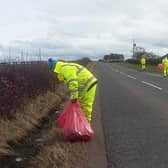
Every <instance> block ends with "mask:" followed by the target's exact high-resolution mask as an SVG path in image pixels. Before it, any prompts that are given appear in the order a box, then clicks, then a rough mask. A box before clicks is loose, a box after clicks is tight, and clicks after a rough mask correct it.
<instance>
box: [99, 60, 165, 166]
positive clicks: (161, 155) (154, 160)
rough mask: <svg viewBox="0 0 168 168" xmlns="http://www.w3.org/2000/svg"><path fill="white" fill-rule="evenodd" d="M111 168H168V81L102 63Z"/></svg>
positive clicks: (101, 91)
mask: <svg viewBox="0 0 168 168" xmlns="http://www.w3.org/2000/svg"><path fill="white" fill-rule="evenodd" d="M97 73H98V74H97V75H98V80H99V94H100V104H101V112H102V120H103V128H104V135H105V145H106V153H107V160H108V168H168V78H163V77H162V75H159V74H152V73H147V72H140V71H136V70H132V69H128V68H125V67H121V66H119V65H116V64H107V63H98V64H97Z"/></svg>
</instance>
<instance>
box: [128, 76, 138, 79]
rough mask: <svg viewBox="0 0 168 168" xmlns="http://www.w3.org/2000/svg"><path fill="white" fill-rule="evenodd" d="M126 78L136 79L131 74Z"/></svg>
mask: <svg viewBox="0 0 168 168" xmlns="http://www.w3.org/2000/svg"><path fill="white" fill-rule="evenodd" d="M127 76H128V78H131V79H136V78H135V77H134V76H131V75H127Z"/></svg>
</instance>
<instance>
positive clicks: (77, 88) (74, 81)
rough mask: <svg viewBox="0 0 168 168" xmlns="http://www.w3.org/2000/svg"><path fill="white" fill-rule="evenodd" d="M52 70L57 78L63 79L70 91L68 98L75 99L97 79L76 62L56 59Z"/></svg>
mask: <svg viewBox="0 0 168 168" xmlns="http://www.w3.org/2000/svg"><path fill="white" fill-rule="evenodd" d="M54 72H56V73H57V77H58V79H59V80H63V81H64V82H65V84H66V85H67V86H68V89H69V91H70V99H77V98H79V97H80V96H81V95H83V94H85V93H86V94H87V91H88V90H89V89H90V87H92V86H93V85H94V84H96V83H97V79H96V78H95V77H94V75H93V74H92V73H91V72H90V71H88V70H87V69H86V68H85V67H83V66H81V65H79V64H76V63H68V62H62V61H58V62H57V63H56V65H55V68H54Z"/></svg>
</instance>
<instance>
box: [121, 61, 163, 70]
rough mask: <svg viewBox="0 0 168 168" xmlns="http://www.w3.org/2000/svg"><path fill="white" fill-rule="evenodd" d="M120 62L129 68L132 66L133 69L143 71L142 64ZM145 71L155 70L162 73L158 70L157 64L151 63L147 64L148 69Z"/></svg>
mask: <svg viewBox="0 0 168 168" xmlns="http://www.w3.org/2000/svg"><path fill="white" fill-rule="evenodd" d="M119 64H120V65H122V66H125V67H128V68H132V69H136V70H139V71H141V66H140V64H132V63H128V62H124V63H119ZM145 71H148V72H155V73H161V72H160V71H159V70H158V68H157V66H156V65H149V64H147V65H146V70H145Z"/></svg>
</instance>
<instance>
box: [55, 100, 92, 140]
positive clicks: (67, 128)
mask: <svg viewBox="0 0 168 168" xmlns="http://www.w3.org/2000/svg"><path fill="white" fill-rule="evenodd" d="M55 124H56V126H58V127H59V128H62V133H63V137H64V138H65V140H70V141H76V140H84V141H89V140H91V139H92V138H93V135H94V132H93V130H92V128H91V125H90V123H89V122H88V121H87V119H86V117H85V115H84V113H83V111H82V109H81V107H80V103H79V101H77V102H76V103H72V102H71V101H69V102H68V103H67V105H66V107H65V109H64V111H63V112H62V113H61V114H60V116H59V118H58V119H57V120H56V121H55Z"/></svg>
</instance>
